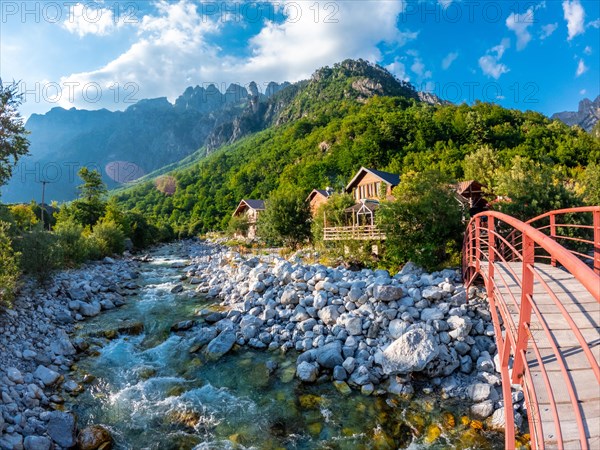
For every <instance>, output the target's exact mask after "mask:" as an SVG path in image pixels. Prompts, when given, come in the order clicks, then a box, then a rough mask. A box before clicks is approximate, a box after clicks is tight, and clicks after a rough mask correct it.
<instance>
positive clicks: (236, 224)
mask: <svg viewBox="0 0 600 450" xmlns="http://www.w3.org/2000/svg"><path fill="white" fill-rule="evenodd" d="M249 227H250V223H249V222H248V218H247V217H246V216H232V217H231V219H229V224H228V225H227V233H228V234H230V235H231V236H235V235H240V234H241V235H243V236H245V235H246V233H247V232H248V228H249Z"/></svg>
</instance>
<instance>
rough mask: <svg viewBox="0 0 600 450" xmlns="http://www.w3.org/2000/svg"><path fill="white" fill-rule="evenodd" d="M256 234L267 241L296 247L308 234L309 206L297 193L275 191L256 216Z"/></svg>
mask: <svg viewBox="0 0 600 450" xmlns="http://www.w3.org/2000/svg"><path fill="white" fill-rule="evenodd" d="M257 234H258V235H259V236H260V237H261V238H263V239H264V240H265V241H266V242H267V243H270V244H274V245H279V244H281V243H283V244H284V245H286V246H288V247H296V246H297V245H298V244H300V243H302V242H304V241H306V240H307V239H308V238H309V236H310V208H309V205H308V203H307V202H306V201H305V200H304V198H303V197H301V196H299V195H297V194H288V193H275V194H273V195H272V196H271V197H270V198H269V200H267V202H266V205H265V211H263V212H262V214H261V215H260V216H259V217H258V223H257Z"/></svg>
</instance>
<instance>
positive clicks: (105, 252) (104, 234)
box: [90, 220, 125, 257]
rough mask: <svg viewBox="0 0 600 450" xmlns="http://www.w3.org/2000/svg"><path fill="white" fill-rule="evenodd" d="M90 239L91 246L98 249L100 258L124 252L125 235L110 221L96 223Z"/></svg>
mask: <svg viewBox="0 0 600 450" xmlns="http://www.w3.org/2000/svg"><path fill="white" fill-rule="evenodd" d="M90 239H91V240H92V242H93V246H94V247H96V248H97V249H98V251H99V255H100V257H102V256H109V255H112V254H114V253H123V252H124V251H125V234H124V233H123V231H122V230H121V228H120V227H119V226H118V225H117V224H116V223H115V222H113V221H112V220H105V221H102V222H98V223H97V224H96V226H95V227H94V229H93V231H92V233H91V235H90Z"/></svg>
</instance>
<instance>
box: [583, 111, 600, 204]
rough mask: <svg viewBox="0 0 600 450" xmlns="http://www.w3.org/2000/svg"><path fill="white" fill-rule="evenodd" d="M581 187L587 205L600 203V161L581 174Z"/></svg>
mask: <svg viewBox="0 0 600 450" xmlns="http://www.w3.org/2000/svg"><path fill="white" fill-rule="evenodd" d="M598 123H600V122H598ZM581 187H582V190H583V199H584V201H585V203H586V204H587V205H590V206H598V205H600V163H599V164H596V163H591V164H590V165H588V166H587V167H586V168H585V170H584V171H583V174H582V176H581Z"/></svg>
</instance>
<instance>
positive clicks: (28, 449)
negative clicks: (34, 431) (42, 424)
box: [23, 436, 52, 450]
mask: <svg viewBox="0 0 600 450" xmlns="http://www.w3.org/2000/svg"><path fill="white" fill-rule="evenodd" d="M23 444H24V447H25V450H50V448H51V447H52V441H51V440H50V439H48V438H47V437H45V436H27V437H26V438H25V442H23Z"/></svg>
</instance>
